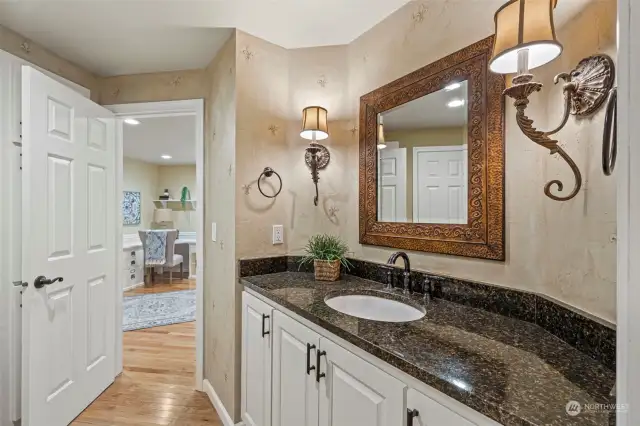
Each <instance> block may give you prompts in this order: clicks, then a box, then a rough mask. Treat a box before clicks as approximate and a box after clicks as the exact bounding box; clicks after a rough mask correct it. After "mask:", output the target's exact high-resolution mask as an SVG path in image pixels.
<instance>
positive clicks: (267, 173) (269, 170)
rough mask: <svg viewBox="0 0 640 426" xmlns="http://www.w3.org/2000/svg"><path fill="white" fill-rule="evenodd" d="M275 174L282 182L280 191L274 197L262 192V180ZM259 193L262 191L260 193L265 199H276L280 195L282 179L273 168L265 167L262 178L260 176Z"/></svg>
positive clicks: (261, 174)
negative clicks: (263, 177)
mask: <svg viewBox="0 0 640 426" xmlns="http://www.w3.org/2000/svg"><path fill="white" fill-rule="evenodd" d="M274 174H275V175H276V176H278V180H279V181H280V188H279V189H278V191H277V192H276V193H275V194H274V195H267V194H265V193H264V192H263V191H262V188H260V179H262V176H265V177H271V176H273V175H274ZM258 191H260V193H261V194H262V195H264V196H265V197H267V198H276V197H277V196H278V194H280V191H282V178H281V177H280V175H279V174H278V172H276V171H275V170H273V169H272V168H271V167H265V168H264V170H263V171H262V173H260V176H258Z"/></svg>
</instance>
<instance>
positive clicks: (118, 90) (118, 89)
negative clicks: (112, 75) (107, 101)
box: [111, 87, 120, 98]
mask: <svg viewBox="0 0 640 426" xmlns="http://www.w3.org/2000/svg"><path fill="white" fill-rule="evenodd" d="M111 96H113V97H114V98H118V97H119V96H120V88H118V87H116V88H115V89H113V91H112V92H111Z"/></svg>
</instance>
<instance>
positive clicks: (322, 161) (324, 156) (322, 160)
mask: <svg viewBox="0 0 640 426" xmlns="http://www.w3.org/2000/svg"><path fill="white" fill-rule="evenodd" d="M316 145H317V146H318V148H320V152H318V154H316V155H317V157H318V170H322V169H324V168H325V167H327V164H329V160H331V154H329V150H328V149H327V147H325V146H323V145H320V144H316ZM304 161H305V162H306V163H307V166H308V167H309V168H311V154H310V153H309V152H307V153H306V154H305V155H304Z"/></svg>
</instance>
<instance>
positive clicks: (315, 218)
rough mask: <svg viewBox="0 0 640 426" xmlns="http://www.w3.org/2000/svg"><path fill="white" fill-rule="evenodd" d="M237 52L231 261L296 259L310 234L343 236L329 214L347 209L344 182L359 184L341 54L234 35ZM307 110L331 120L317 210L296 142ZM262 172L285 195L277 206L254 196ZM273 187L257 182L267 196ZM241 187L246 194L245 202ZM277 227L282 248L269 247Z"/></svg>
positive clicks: (302, 144) (340, 223)
mask: <svg viewBox="0 0 640 426" xmlns="http://www.w3.org/2000/svg"><path fill="white" fill-rule="evenodd" d="M237 44H238V47H237V49H238V56H237V61H238V62H237V63H238V75H237V85H238V105H237V108H238V120H237V126H238V152H237V155H238V157H237V164H238V171H237V202H236V205H237V218H238V223H237V224H236V226H237V232H236V238H237V243H236V249H237V256H238V257H239V258H242V257H257V256H264V255H276V254H284V253H289V252H299V251H300V250H301V249H302V248H303V246H304V244H305V243H306V240H307V239H308V238H309V236H310V235H312V234H315V233H318V232H331V233H334V234H342V235H344V234H345V231H344V230H345V226H346V219H345V220H343V219H341V218H340V217H339V216H338V213H339V212H338V213H336V216H335V217H333V216H331V215H330V211H331V209H332V208H337V209H339V210H342V211H344V210H345V209H346V204H347V203H348V201H349V200H348V199H347V198H345V197H344V196H343V192H342V189H343V187H344V184H345V182H349V181H351V180H354V179H355V180H357V178H358V172H357V169H356V170H353V169H349V167H348V163H349V160H348V158H347V156H348V155H349V153H348V152H347V147H348V146H350V145H351V144H353V143H356V144H357V137H356V136H355V135H353V134H352V133H351V132H350V131H349V129H350V128H351V127H352V126H353V123H350V122H349V121H348V120H347V119H346V118H347V115H348V110H347V105H348V104H347V102H346V100H347V76H348V69H347V56H346V53H347V49H346V46H339V47H323V48H310V49H295V50H286V49H283V48H281V47H279V46H276V45H273V44H271V43H268V42H266V41H264V40H261V39H259V38H256V37H253V36H251V35H249V34H246V33H243V32H240V31H238V43H237ZM309 105H323V106H325V107H326V108H327V109H328V110H329V120H330V130H329V131H330V136H329V138H328V139H327V140H324V141H322V143H323V144H324V145H325V146H327V148H328V149H329V151H330V152H331V155H332V157H331V163H330V166H329V168H328V169H326V170H324V171H321V172H320V182H319V188H320V203H319V205H318V206H317V207H315V206H314V205H313V197H314V195H315V192H314V191H315V189H314V186H313V183H312V181H311V175H310V172H309V169H308V168H307V166H306V164H305V162H304V154H305V148H306V147H307V146H308V144H309V141H307V140H304V139H302V138H301V137H300V123H301V117H302V109H303V108H304V107H306V106H309ZM356 155H357V154H356ZM266 166H269V167H272V168H273V169H275V170H276V171H277V172H278V173H279V174H280V175H281V177H282V181H283V189H282V192H281V193H280V195H278V197H277V198H276V199H268V198H265V197H263V196H262V195H261V194H260V193H259V192H258V188H257V181H256V180H257V178H258V176H259V175H260V173H261V171H262V170H263V169H264V167H266ZM277 183H278V181H277V178H276V177H275V176H274V177H272V178H270V179H267V180H265V181H263V188H264V190H265V192H270V191H273V189H274V187H276V186H277ZM244 185H246V186H250V188H249V193H248V194H245V192H244V190H243V188H242V187H243V186H244ZM270 193H272V192H270ZM356 203H357V200H356ZM356 223H357V222H356ZM275 224H280V225H284V229H285V243H284V244H283V245H276V246H274V245H272V241H271V238H272V237H271V236H272V225H275Z"/></svg>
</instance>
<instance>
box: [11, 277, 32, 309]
mask: <svg viewBox="0 0 640 426" xmlns="http://www.w3.org/2000/svg"><path fill="white" fill-rule="evenodd" d="M12 284H13V286H14V287H22V288H26V287H27V286H28V285H29V283H27V282H25V281H13V283H12ZM23 292H24V290H20V296H22V294H23ZM20 307H21V308H22V299H21V300H20Z"/></svg>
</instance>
